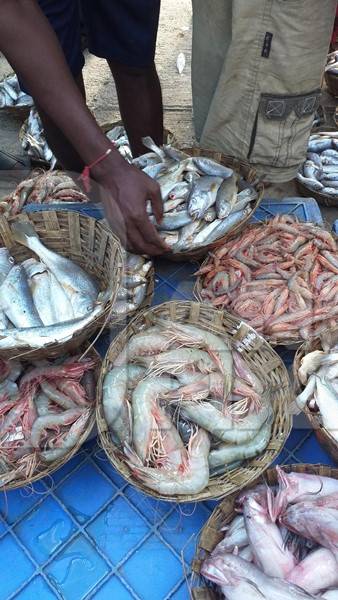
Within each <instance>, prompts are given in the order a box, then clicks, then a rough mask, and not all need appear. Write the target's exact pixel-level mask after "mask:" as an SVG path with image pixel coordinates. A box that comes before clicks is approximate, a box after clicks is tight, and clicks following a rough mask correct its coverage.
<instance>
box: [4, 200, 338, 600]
mask: <svg viewBox="0 0 338 600" xmlns="http://www.w3.org/2000/svg"><path fill="white" fill-rule="evenodd" d="M69 207H70V208H71V210H78V209H79V208H80V209H81V212H82V211H84V212H86V213H87V214H88V213H89V214H91V215H92V216H94V217H96V218H100V216H101V213H100V212H98V207H95V206H93V205H90V206H88V205H80V207H79V206H76V205H70V206H69ZM28 208H29V210H34V209H35V208H34V207H31V206H30V207H28ZM38 208H40V209H41V206H40V207H38ZM44 208H45V207H44ZM48 208H49V209H53V208H54V207H51V206H48ZM63 208H66V207H65V206H64V205H63ZM67 208H68V207H67ZM95 211H96V212H95ZM278 212H283V213H285V212H287V213H291V214H296V215H297V216H298V217H299V218H300V219H303V220H310V219H312V220H313V221H314V222H316V223H322V219H321V214H320V211H319V209H318V206H317V204H316V202H315V201H312V200H310V201H309V200H300V199H296V200H295V201H292V202H291V201H290V200H287V201H283V202H278V201H271V200H268V201H264V202H263V204H262V206H261V208H260V209H259V211H257V213H256V215H255V217H254V219H256V220H257V218H260V219H263V220H265V219H266V218H269V216H270V217H271V216H272V215H275V214H276V213H278ZM195 270H196V265H195V264H193V263H187V264H178V263H171V262H169V261H164V260H158V261H156V290H155V298H154V303H155V304H158V303H159V302H163V301H167V300H169V299H174V298H179V299H191V297H192V288H193V285H194V279H193V277H191V275H192V273H193V272H194V271H195ZM108 343H109V338H108V336H106V337H105V338H104V339H102V340H101V343H100V344H101V345H100V351H101V352H104V351H105V349H106V348H107V344H108ZM280 355H281V357H282V358H283V360H284V361H285V363H286V364H287V366H291V364H292V361H293V353H292V352H289V351H287V350H285V349H283V348H282V349H281V350H280ZM296 462H314V463H315V462H321V463H325V464H333V462H332V461H331V460H330V458H329V456H328V455H327V454H326V453H325V452H324V451H323V449H322V448H321V447H320V446H319V445H318V443H317V441H316V438H315V436H314V434H313V432H312V430H310V429H309V426H308V424H307V422H306V421H304V420H303V419H302V418H298V419H297V421H296V423H295V427H294V429H293V430H292V433H291V436H290V438H289V439H288V441H287V443H286V446H285V448H284V450H283V451H282V453H281V455H280V456H279V458H278V459H277V461H276V463H280V464H282V463H288V464H289V463H296ZM213 506H214V503H213V502H207V503H200V504H197V505H185V506H179V505H173V504H170V503H166V502H160V501H156V500H154V499H152V498H150V497H147V496H145V495H143V494H141V493H139V492H138V491H136V490H135V489H134V488H133V487H132V486H130V485H128V484H127V483H126V482H125V481H124V480H123V479H122V478H121V477H120V476H119V475H118V474H117V473H116V471H115V470H114V469H113V467H112V466H111V465H110V463H109V461H108V460H107V459H106V458H105V455H104V452H103V451H102V450H101V449H100V448H99V447H98V446H97V445H96V443H95V442H90V443H88V444H86V445H85V446H84V447H83V449H82V450H81V451H80V452H79V453H78V454H77V455H76V456H75V457H74V458H73V459H72V460H71V461H69V463H68V464H67V465H65V466H64V467H62V468H61V469H59V470H58V471H57V472H56V473H55V474H53V476H52V477H48V478H46V479H44V480H42V481H40V482H38V483H36V484H35V485H34V486H33V488H29V489H25V490H16V491H13V492H9V493H7V494H0V553H1V556H2V563H1V567H2V568H1V574H2V585H1V586H0V600H12V599H13V600H14V598H15V600H31V599H33V598H37V597H41V598H42V600H50V599H53V598H58V599H60V600H61V599H63V600H89V599H92V598H93V599H95V600H112V599H113V600H115V599H116V600H129V599H135V600H149V599H150V598H151V600H166V599H168V600H169V599H172V600H183V599H186V598H187V597H188V590H187V587H186V583H185V576H189V569H190V564H191V559H192V556H193V554H194V548H195V544H196V541H197V538H198V534H199V531H200V529H201V527H202V526H203V525H204V523H205V521H206V520H207V518H208V516H209V515H210V513H211V510H212V509H213ZM183 566H184V569H185V573H184V570H183Z"/></svg>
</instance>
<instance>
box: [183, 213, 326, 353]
mask: <svg viewBox="0 0 338 600" xmlns="http://www.w3.org/2000/svg"><path fill="white" fill-rule="evenodd" d="M262 225H263V224H262ZM257 227H260V224H257V223H253V224H251V225H248V226H247V228H246V231H250V230H251V229H254V228H257ZM318 227H319V225H318ZM330 233H331V235H332V236H333V237H334V238H336V239H338V238H337V236H335V235H334V234H333V233H332V231H331V232H330ZM235 237H236V236H235V235H234V236H231V237H230V238H229V239H228V240H227V241H229V240H231V239H233V238H235ZM209 260H210V258H206V259H205V260H204V261H203V263H202V264H201V268H202V267H205V266H206V265H207V264H208V262H209ZM202 280H203V276H202V275H199V276H198V277H197V280H196V284H195V287H194V297H195V298H196V299H197V300H198V301H199V302H205V300H203V299H202V296H201V292H202V289H203V286H202ZM234 317H235V318H239V317H238V316H236V315H234ZM264 337H265V339H266V340H267V341H268V342H269V344H271V346H274V347H275V346H286V347H287V348H289V349H290V350H297V349H298V348H299V347H300V346H301V345H302V344H303V343H304V340H303V338H300V337H298V336H295V335H294V336H292V335H291V333H290V338H289V340H287V341H286V340H279V339H276V338H273V337H272V336H269V335H264Z"/></svg>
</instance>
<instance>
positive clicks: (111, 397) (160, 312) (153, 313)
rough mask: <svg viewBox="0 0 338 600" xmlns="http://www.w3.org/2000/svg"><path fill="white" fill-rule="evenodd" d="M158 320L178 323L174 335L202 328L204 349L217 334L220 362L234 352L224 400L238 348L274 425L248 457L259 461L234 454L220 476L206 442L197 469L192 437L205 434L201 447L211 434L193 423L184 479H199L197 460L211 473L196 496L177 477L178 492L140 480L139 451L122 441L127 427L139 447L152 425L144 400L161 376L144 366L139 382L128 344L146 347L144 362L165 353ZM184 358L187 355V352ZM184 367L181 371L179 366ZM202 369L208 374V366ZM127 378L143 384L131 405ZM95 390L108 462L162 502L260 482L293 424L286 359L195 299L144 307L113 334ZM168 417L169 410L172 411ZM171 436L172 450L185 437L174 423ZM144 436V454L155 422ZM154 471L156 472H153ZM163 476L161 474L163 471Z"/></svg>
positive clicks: (216, 495)
mask: <svg viewBox="0 0 338 600" xmlns="http://www.w3.org/2000/svg"><path fill="white" fill-rule="evenodd" d="M157 323H162V327H166V326H167V323H169V325H171V324H174V325H175V324H176V327H175V326H174V333H175V331H177V330H178V329H179V328H180V327H181V330H180V331H182V328H184V327H185V330H187V328H188V327H190V331H191V328H192V329H193V330H194V332H195V331H196V330H198V335H199V336H201V337H199V338H198V339H197V338H196V341H197V345H198V347H199V348H201V347H202V348H203V347H208V346H207V345H208V344H209V345H210V344H215V342H210V339H211V338H212V337H213V339H216V338H217V344H219V346H218V348H219V347H220V346H221V347H222V348H224V354H223V355H222V350H220V349H218V351H217V352H218V355H219V356H222V357H223V358H222V359H221V360H220V362H221V363H222V360H223V359H224V357H227V356H228V358H229V357H230V358H229V360H230V359H231V360H230V363H229V364H231V367H229V366H228V367H226V368H228V369H229V374H228V376H227V377H225V382H226V383H224V381H223V379H222V378H223V375H222V374H221V373H220V377H221V397H224V394H227V392H228V390H232V389H235V388H233V387H232V380H233V379H232V377H233V372H234V371H233V369H234V367H233V363H232V358H231V357H232V356H234V355H235V354H236V356H238V355H239V353H240V361H241V364H242V365H245V367H244V370H246V372H247V371H248V370H249V371H250V373H251V379H252V378H254V379H255V381H256V382H258V383H257V385H258V388H256V389H259V391H260V393H261V396H260V398H261V399H262V402H263V403H264V404H265V403H266V404H265V406H266V408H267V407H268V413H269V417H268V421H269V426H270V427H271V428H270V429H269V434H268V436H267V439H266V441H265V444H264V449H263V451H261V452H260V453H259V451H258V452H256V453H253V454H252V455H251V456H253V455H254V454H256V457H255V458H253V459H251V460H244V461H242V462H241V463H240V464H239V462H238V457H237V462H236V464H234V462H233V461H236V458H235V459H231V461H232V465H231V469H230V468H227V467H226V468H224V469H223V470H222V472H221V473H220V472H219V471H218V472H215V475H214V473H210V470H209V447H208V448H207V450H206V456H204V457H203V460H201V465H200V468H199V467H197V466H196V464H195V463H194V460H195V458H194V459H193V458H192V452H193V451H192V445H193V443H194V442H192V439H194V440H195V441H197V440H196V436H200V439H199V443H200V449H201V448H202V444H203V443H205V442H206V443H209V442H208V439H209V436H208V435H207V433H206V431H205V430H204V429H203V427H202V425H201V424H200V427H197V431H198V433H197V434H196V430H195V426H194V427H193V428H192V430H190V431H192V432H193V434H192V435H191V437H189V436H190V434H189V433H188V441H186V442H185V444H186V448H187V450H186V448H184V447H183V453H184V456H187V461H188V462H187V464H188V465H189V466H188V471H187V479H188V478H189V477H191V479H193V478H194V475H195V472H194V471H193V468H194V467H193V464H194V465H195V469H196V472H198V475H199V476H200V475H201V476H203V477H204V471H206V477H205V479H204V480H203V483H202V485H201V487H200V488H198V491H196V492H194V493H190V489H191V487H189V486H190V483H189V485H187V486H186V487H185V486H183V488H182V489H181V487H180V482H179V483H178V488H179V489H176V487H175V493H170V492H168V489H166V490H165V491H163V490H162V488H161V490H160V492H159V491H158V490H157V487H156V484H155V486H154V485H150V486H149V482H145V480H144V478H142V468H141V471H139V470H138V469H135V468H134V465H135V462H134V460H135V456H136V455H135V452H134V454H133V453H132V452H131V450H132V448H131V447H130V446H128V444H127V443H122V442H121V439H122V438H124V440H125V441H126V439H127V436H126V432H127V431H128V432H130V433H129V434H128V440H133V445H134V448H136V446H135V444H136V440H137V439H138V440H139V439H140V438H141V437H142V436H143V435H144V434H143V432H144V431H145V430H146V428H147V425H145V424H146V423H148V424H149V415H148V412H147V405H145V404H144V402H145V398H147V402H152V400H151V395H152V393H153V392H155V397H156V393H157V387H156V386H157V377H159V376H160V375H159V372H158V373H157V374H156V376H154V378H153V376H152V375H151V376H150V377H147V374H145V373H144V371H145V369H143V374H142V370H141V379H142V377H143V379H142V381H141V382H140V374H139V373H137V370H138V369H140V367H139V366H137V359H136V357H133V358H131V350H130V348H131V346H130V344H135V342H136V340H138V341H137V345H138V344H139V343H140V342H141V349H140V350H139V354H141V353H142V355H143V356H144V360H145V361H146V362H147V361H148V360H149V359H150V361H152V357H151V354H152V353H153V355H154V351H155V352H156V348H157V352H159V348H160V347H162V350H165V349H167V348H168V347H169V346H168V344H167V339H166V340H165V339H164V337H165V335H166V334H164V336H162V335H160V333H161V332H158V331H157V332H155V334H151V331H150V329H149V328H151V327H152V326H153V325H154V324H157ZM177 328H178V329H177ZM149 332H150V336H151V335H153V337H151V341H150V339H149V337H147V336H149ZM171 332H172V329H170V327H169V329H168V335H169V338H170V343H172V341H173V340H175V339H177V338H175V336H174V337H173V336H172V335H171ZM143 334H144V335H145V338H144V339H142V336H143ZM140 338H141V340H140ZM173 343H174V344H175V342H173ZM180 343H182V339H181V338H179V341H178V346H179V348H181V347H182V346H180ZM155 347H156V348H155ZM195 347H196V346H195ZM174 348H176V345H174ZM129 350H130V352H129ZM210 351H211V350H210ZM174 352H175V351H174ZM183 352H184V350H183ZM197 352H199V353H200V352H201V350H198V351H197ZM202 354H203V355H205V352H202ZM212 355H213V353H212V351H211V355H210V356H212ZM184 356H186V354H185V355H184ZM189 356H190V355H189ZM127 357H128V358H127ZM175 359H176V355H175ZM128 360H130V361H132V362H129V364H128ZM138 360H139V356H138ZM185 360H186V359H185V358H183V359H182V363H181V366H182V369H183V373H184V370H185V368H186V363H185ZM242 361H243V362H242ZM160 363H161V358H159V359H158V357H156V360H155V361H154V365H155V368H156V369H157V368H158V367H160V368H161V365H160ZM123 364H124V365H126V364H127V366H126V367H125V368H126V370H125V372H124V375H123V367H122V371H121V370H119V369H121V367H119V366H118V365H123ZM222 364H223V363H222ZM116 367H117V368H116ZM129 368H131V369H132V370H131V371H130V372H129V370H128V369H129ZM196 368H197V367H196ZM135 369H136V372H134V371H135ZM199 369H203V364H202V366H200V367H199ZM165 372H168V371H165ZM169 372H170V373H171V374H173V373H175V372H177V371H175V368H174V369H173V370H170V369H169ZM180 372H181V373H182V370H181V371H180ZM201 372H203V370H202V371H201ZM224 372H225V370H224V369H223V371H222V373H224ZM147 373H148V371H147ZM129 375H130V376H129ZM217 375H218V374H217V373H216V376H217ZM124 376H125V377H127V380H128V382H129V383H130V384H131V381H132V379H133V378H135V376H136V379H137V378H138V379H139V382H138V383H139V385H137V388H138V390H137V392H136V393H135V394H134V396H132V404H129V399H128V398H127V399H126V402H125V400H124V398H125V396H124V394H125V393H126V391H125V390H126V386H127V383H126V384H125V388H123V387H122V388H121V381H122V382H123V377H124ZM198 376H199V375H198ZM116 377H117V378H116ZM121 377H122V379H121ZM168 377H169V375H168ZM159 381H160V382H162V381H163V379H161V378H160V380H159ZM152 382H153V383H152ZM172 382H173V379H170V378H169V382H168V381H166V382H165V384H163V385H169V386H170V385H175V382H174V383H172ZM229 382H230V383H229ZM140 383H141V385H140ZM143 385H145V387H146V388H147V386H148V385H150V386H152V385H154V386H155V388H151V389H150V392H149V393H147V392H145V394H143V392H140V389H143ZM161 385H162V383H161ZM225 385H227V386H228V385H229V386H230V387H227V391H226V392H225ZM139 386H140V387H139ZM223 386H224V387H223ZM202 387H203V386H202ZM118 389H119V390H121V391H122V396H121V398H122V403H120V402H119V400H118V399H119V398H120V396H119V393H120V392H118V395H116V390H118ZM134 389H135V388H134ZM169 389H170V387H169ZM175 389H177V388H175ZM197 391H198V390H196V392H197ZM199 391H201V390H199ZM129 393H130V394H132V393H133V392H132V391H130V390H129ZM180 393H181V392H180ZM182 393H183V392H182ZM207 393H208V392H207ZM215 393H216V392H215ZM97 394H98V396H97V398H98V402H97V416H96V418H97V427H98V432H99V436H100V440H101V445H102V447H103V449H104V451H105V452H106V454H107V456H108V458H109V460H110V461H111V463H112V464H113V466H114V467H115V468H116V469H117V471H118V472H119V473H120V474H121V475H122V476H123V477H124V478H125V479H126V480H127V481H128V482H129V483H130V484H132V485H134V486H136V487H137V488H139V489H140V490H141V491H142V492H144V493H146V494H148V495H151V496H153V497H155V498H161V499H164V500H168V501H175V502H190V501H191V502H192V501H202V500H208V499H211V498H221V497H224V496H228V495H230V494H233V493H235V492H236V491H238V490H240V489H242V488H243V487H244V486H246V485H248V484H249V483H250V482H252V481H254V480H255V479H257V477H259V476H260V475H262V473H263V472H264V471H265V470H266V469H267V468H268V467H269V465H270V464H271V463H272V462H273V461H274V460H275V459H276V457H277V455H278V454H279V452H280V451H281V449H282V447H283V445H284V443H285V441H286V439H287V437H288V435H289V432H290V427H291V420H290V417H289V413H288V406H289V403H290V400H291V387H290V382H289V378H288V374H287V370H286V368H285V366H284V364H283V363H282V361H281V359H280V358H279V357H278V355H277V354H276V353H275V351H274V350H273V349H272V348H271V346H269V344H268V343H267V342H266V341H265V340H264V339H263V338H261V337H260V336H258V335H257V334H256V332H255V331H254V330H253V329H252V328H251V327H248V326H247V325H246V324H244V323H243V322H241V321H240V320H238V319H235V318H234V317H232V316H230V315H229V314H227V313H225V312H221V311H218V310H216V309H213V308H210V307H208V306H206V305H202V304H199V303H196V302H168V303H165V304H162V305H159V306H157V307H154V308H152V309H150V310H147V311H144V312H143V313H141V314H140V315H139V316H137V317H136V318H135V319H134V320H133V321H132V322H131V323H130V324H129V325H128V326H127V327H126V328H125V330H124V331H123V332H122V333H121V334H120V335H119V336H118V337H116V338H115V339H114V341H113V342H112V344H111V345H110V348H109V350H108V352H107V355H106V358H105V360H104V363H103V366H102V372H101V375H100V380H99V384H98V390H97ZM179 396H180V394H179ZM263 396H264V401H263ZM192 400H193V401H194V400H197V396H196V395H195V396H193V397H192ZM258 404H259V403H258ZM131 406H132V407H133V408H132V407H131ZM137 406H139V407H140V408H139V409H137V408H135V407H137ZM156 406H157V404H156ZM143 407H144V408H143ZM167 408H168V407H167V406H166V408H165V412H166V411H167ZM193 410H195V408H194V407H193ZM257 410H258V413H257V414H256V413H255V417H254V418H255V419H256V416H257V418H258V419H260V416H259V415H260V414H262V413H260V408H258V409H257ZM263 410H265V409H263ZM155 414H156V419H158V420H159V416H158V413H156V411H155ZM166 414H167V415H168V412H167V413H166ZM107 415H109V416H107ZM143 417H144V419H145V421H144V423H145V424H144V423H143ZM161 418H162V419H163V420H164V423H167V421H168V419H167V417H166V416H165V415H164V416H163V414H162V417H161ZM117 419H119V420H117ZM191 420H192V418H191ZM174 421H175V418H174ZM159 422H160V420H159ZM170 423H172V421H170ZM175 423H176V421H175ZM120 424H121V429H120V431H119V432H117V428H118V426H120ZM141 426H142V427H141ZM166 427H169V428H170V427H172V425H169V426H168V423H167V425H163V430H164V429H165V428H166ZM228 427H229V426H228ZM232 427H233V428H234V429H235V427H236V425H234V422H233V421H231V425H230V427H229V430H230V433H231V432H232V431H233V429H232ZM245 427H246V428H251V431H252V436H254V437H255V435H256V433H257V431H256V426H253V425H251V424H250V425H249V422H248V421H246V425H245ZM259 427H260V425H257V428H259ZM212 428H213V430H215V429H217V428H219V429H220V425H219V422H218V421H217V423H213V424H212ZM136 429H137V432H138V433H136ZM112 431H114V435H115V437H113V434H112ZM154 431H155V430H154ZM209 431H210V428H209ZM139 433H140V438H139ZM117 435H119V440H118V439H117V437H116V436H117ZM173 435H175V436H176V437H174V438H173V439H175V443H174V445H173V447H174V448H175V444H177V443H178V442H177V438H179V435H182V433H181V430H180V434H179V435H178V433H177V431H176V427H175V429H174V434H173ZM202 436H205V437H204V438H203V442H202V439H201V438H202ZM252 436H251V437H252ZM145 437H146V442H145V446H142V440H141V446H142V452H143V450H145V452H146V454H147V453H148V451H149V448H148V446H147V443H148V442H149V440H153V438H152V429H151V427H150V434H149V437H147V435H146V436H145ZM182 439H183V435H182ZM255 439H256V438H255ZM168 440H169V438H167V443H168ZM179 443H181V440H180V438H179ZM149 444H150V449H151V450H152V448H153V441H151V442H149ZM159 445H160V447H161V444H159ZM127 446H128V447H127ZM180 448H182V446H180ZM186 452H188V454H187V455H186ZM189 452H190V454H189ZM140 454H141V453H140ZM258 454H259V455H258ZM130 456H132V458H133V460H128V459H129V458H130ZM189 456H190V458H189ZM194 457H196V454H195V455H194ZM137 458H138V459H139V457H137ZM239 458H241V457H239ZM184 460H185V459H184ZM179 461H180V459H179ZM203 461H204V462H203ZM227 462H228V464H229V462H230V461H229V460H228V461H227ZM137 464H139V463H137ZM156 464H157V463H156ZM179 464H180V462H179ZM223 466H224V465H223ZM190 469H191V470H192V472H191V473H190ZM152 472H154V470H153V471H152ZM162 473H163V471H162ZM159 477H161V475H159ZM179 477H180V474H178V476H177V478H178V479H179ZM189 481H190V480H189ZM198 485H199V484H198ZM171 489H172V488H170V490H171ZM196 489H197V488H196Z"/></svg>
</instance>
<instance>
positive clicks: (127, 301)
mask: <svg viewBox="0 0 338 600" xmlns="http://www.w3.org/2000/svg"><path fill="white" fill-rule="evenodd" d="M152 267H153V265H152V262H151V260H150V259H149V257H148V256H138V255H136V254H131V253H129V252H126V253H125V257H124V269H123V274H122V282H121V286H120V289H119V291H118V292H117V297H116V302H115V304H114V307H113V311H112V317H113V320H115V318H118V317H125V316H127V315H128V316H129V315H131V314H133V313H135V312H136V311H137V310H138V309H139V308H140V307H141V306H142V305H143V303H144V301H145V299H146V296H147V293H148V290H149V288H150V286H152V284H153V281H152V279H153V276H154V274H153V268H152Z"/></svg>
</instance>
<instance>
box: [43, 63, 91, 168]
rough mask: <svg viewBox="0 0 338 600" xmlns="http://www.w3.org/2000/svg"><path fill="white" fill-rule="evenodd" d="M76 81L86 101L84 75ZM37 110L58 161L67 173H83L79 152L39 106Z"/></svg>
mask: <svg viewBox="0 0 338 600" xmlns="http://www.w3.org/2000/svg"><path fill="white" fill-rule="evenodd" d="M75 81H76V84H77V86H78V87H79V89H80V91H81V93H82V95H83V97H84V99H86V91H85V87H84V82H83V77H82V73H81V74H80V75H79V76H78V77H77V78H76V79H75ZM37 110H38V112H39V115H40V118H41V121H42V124H43V127H44V130H45V136H46V140H47V142H48V145H49V147H50V149H51V150H52V152H53V153H54V155H55V156H56V158H57V159H58V161H59V162H60V163H61V165H62V166H63V168H64V169H66V170H67V171H75V172H76V173H81V172H82V171H83V167H84V164H83V161H82V160H81V158H80V157H79V155H78V154H77V152H76V151H75V150H74V148H73V146H72V145H71V144H70V143H69V141H68V140H67V138H65V136H64V135H63V133H62V132H61V131H60V130H59V129H58V128H57V127H56V125H55V124H54V123H53V121H52V120H51V119H50V118H49V116H48V115H47V114H46V113H45V112H44V111H43V110H42V109H41V108H40V107H39V106H37Z"/></svg>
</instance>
